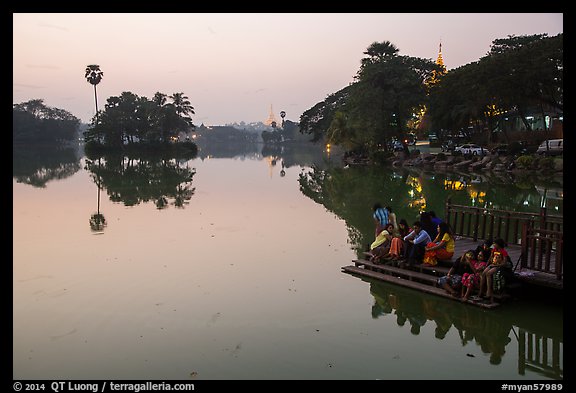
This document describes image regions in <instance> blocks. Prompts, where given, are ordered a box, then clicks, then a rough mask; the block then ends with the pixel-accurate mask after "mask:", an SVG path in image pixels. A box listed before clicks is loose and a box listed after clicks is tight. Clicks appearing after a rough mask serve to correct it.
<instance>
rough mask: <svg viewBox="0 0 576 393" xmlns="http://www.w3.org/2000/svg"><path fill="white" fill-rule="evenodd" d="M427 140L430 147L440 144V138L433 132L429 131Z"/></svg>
mask: <svg viewBox="0 0 576 393" xmlns="http://www.w3.org/2000/svg"><path fill="white" fill-rule="evenodd" d="M428 142H430V147H438V146H439V145H440V140H439V139H438V136H437V135H436V134H435V133H430V134H429V135H428Z"/></svg>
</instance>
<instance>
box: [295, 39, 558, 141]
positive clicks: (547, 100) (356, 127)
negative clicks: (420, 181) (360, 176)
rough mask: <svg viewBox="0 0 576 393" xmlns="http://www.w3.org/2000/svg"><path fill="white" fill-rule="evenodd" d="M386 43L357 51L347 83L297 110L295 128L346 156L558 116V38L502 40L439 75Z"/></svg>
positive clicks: (430, 63)
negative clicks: (419, 137) (407, 138)
mask: <svg viewBox="0 0 576 393" xmlns="http://www.w3.org/2000/svg"><path fill="white" fill-rule="evenodd" d="M398 52H399V50H398V48H397V47H396V46H395V45H394V44H392V43H391V42H389V41H384V42H374V43H372V44H371V45H370V46H369V47H368V48H367V50H366V51H365V52H364V54H365V55H366V56H365V57H364V58H362V60H361V66H360V69H359V70H358V72H357V74H356V76H355V78H354V81H353V82H352V83H351V84H350V85H348V86H346V87H344V88H343V89H341V90H339V91H337V92H335V93H333V94H331V95H329V96H328V97H327V98H326V99H325V100H323V101H321V102H319V103H317V104H316V105H314V106H313V107H312V108H310V109H308V110H307V111H305V112H304V113H303V114H302V116H301V117H300V130H301V132H303V133H307V134H311V135H312V136H313V140H316V141H317V140H320V139H324V140H325V141H326V142H328V143H333V144H338V145H342V146H343V147H344V148H345V149H347V150H349V151H364V152H375V151H378V150H385V151H386V150H387V148H388V144H387V142H388V141H389V140H390V139H391V138H393V137H397V138H399V139H401V138H402V137H403V136H404V134H406V133H408V132H414V131H421V130H445V131H446V133H449V132H455V131H460V130H465V131H466V132H468V131H469V129H470V127H471V126H472V132H473V133H478V134H480V133H487V134H489V133H490V132H492V131H494V130H495V129H502V127H501V122H502V121H503V120H504V118H505V117H506V116H507V115H509V114H510V113H515V114H517V115H519V116H520V117H521V118H522V119H523V121H524V122H525V124H526V126H527V127H526V128H528V121H527V116H528V115H529V114H531V113H534V110H540V111H541V112H542V113H544V112H545V111H547V110H552V111H556V112H559V113H562V111H563V34H559V35H557V36H554V37H548V36H547V34H538V35H531V36H518V37H517V36H508V38H504V39H497V40H494V41H493V42H492V45H491V49H490V51H489V52H488V54H487V55H486V56H485V57H483V58H481V59H480V60H478V61H476V62H473V63H470V64H467V65H464V66H461V67H459V68H457V69H454V70H451V71H450V72H446V70H445V69H443V67H442V66H441V65H438V64H436V63H434V62H433V61H431V60H427V59H421V58H416V57H410V56H401V55H399V54H398Z"/></svg>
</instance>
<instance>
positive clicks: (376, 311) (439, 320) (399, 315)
mask: <svg viewBox="0 0 576 393" xmlns="http://www.w3.org/2000/svg"><path fill="white" fill-rule="evenodd" d="M370 293H371V294H372V296H374V304H373V306H372V309H371V313H372V318H375V319H376V318H380V317H395V319H396V323H397V325H398V326H399V327H404V326H406V327H408V326H409V329H410V332H411V333H412V334H414V335H418V334H421V328H422V327H424V326H425V325H426V324H428V323H433V324H434V336H435V337H436V338H437V339H439V340H444V339H445V337H446V335H447V334H448V332H449V331H450V330H452V329H453V330H454V331H455V332H457V334H458V337H459V339H460V343H461V345H462V347H464V348H466V354H467V355H468V356H474V354H471V353H470V349H469V348H470V347H469V346H470V345H473V344H475V345H477V346H479V347H480V350H481V351H482V353H483V354H486V355H487V357H488V358H489V362H490V363H491V364H494V365H498V364H500V363H501V362H502V359H503V358H504V356H515V355H514V354H512V353H509V354H508V355H507V354H506V348H507V346H508V344H509V343H510V342H511V341H512V340H518V348H519V350H518V354H517V355H516V356H518V372H519V374H524V373H525V371H526V368H527V366H526V364H527V363H529V361H530V358H529V357H528V356H526V355H527V354H526V353H525V352H526V350H524V347H528V348H530V349H529V351H530V352H533V353H536V352H538V353H539V352H541V351H544V352H546V351H547V350H549V349H547V345H549V344H547V342H552V343H553V344H552V345H550V346H555V347H556V348H557V349H558V351H557V353H556V355H554V354H552V355H551V356H548V357H550V359H548V360H549V361H548V362H546V360H544V362H541V363H540V368H536V367H532V368H531V371H534V372H536V373H538V374H540V375H542V376H545V377H548V378H554V379H561V378H562V375H563V368H562V363H563V362H562V361H561V360H560V359H558V356H557V354H559V353H561V348H560V347H561V345H562V342H563V339H562V337H563V332H562V329H561V328H558V327H553V326H547V325H550V323H549V322H548V323H546V322H544V323H542V321H549V320H548V319H547V318H546V315H544V314H543V313H545V312H546V311H544V310H539V309H537V308H534V310H533V312H532V313H531V312H529V311H527V310H526V309H522V306H520V307H519V309H517V310H514V311H512V310H510V309H508V310H484V309H481V308H479V307H472V306H469V305H466V304H461V303H459V302H456V301H453V300H448V299H444V298H442V297H438V296H431V295H428V294H422V293H419V292H415V291H413V290H410V289H407V288H404V287H401V286H397V285H391V284H387V283H378V282H371V283H370ZM535 312H536V313H537V314H535ZM549 312H550V318H551V320H553V319H554V318H556V317H557V316H553V315H552V314H553V313H554V311H549ZM526 316H529V317H528V318H527V317H526ZM530 316H531V317H530ZM515 327H517V329H518V331H519V332H520V334H517V333H516V328H515ZM527 331H532V332H534V334H533V336H536V337H538V338H540V339H544V340H540V342H541V344H540V345H541V347H542V348H540V347H538V343H536V342H530V343H526V342H525V340H524V337H523V334H524V335H526V333H524V332H527ZM533 353H530V354H528V355H529V356H532V357H534V355H533ZM546 357H547V355H546V354H544V356H543V358H546ZM532 363H534V362H532ZM542 363H549V364H551V365H554V367H552V366H550V365H549V364H542Z"/></svg>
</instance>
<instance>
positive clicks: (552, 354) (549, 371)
mask: <svg viewBox="0 0 576 393" xmlns="http://www.w3.org/2000/svg"><path fill="white" fill-rule="evenodd" d="M519 333H520V337H519V338H518V352H519V353H518V361H519V362H518V372H519V373H520V375H525V374H526V369H528V370H530V371H533V372H536V373H538V374H541V375H544V376H546V377H548V378H552V379H562V378H563V377H564V375H563V374H564V371H563V361H562V352H563V345H562V342H561V341H559V340H553V339H551V338H548V337H543V336H540V335H536V334H534V333H531V332H529V331H527V330H524V329H522V328H520V331H519Z"/></svg>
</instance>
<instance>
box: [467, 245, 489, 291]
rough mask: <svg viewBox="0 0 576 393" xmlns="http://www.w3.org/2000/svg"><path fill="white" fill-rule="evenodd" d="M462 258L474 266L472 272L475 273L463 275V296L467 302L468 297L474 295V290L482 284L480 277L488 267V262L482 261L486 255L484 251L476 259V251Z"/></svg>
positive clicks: (468, 252)
mask: <svg viewBox="0 0 576 393" xmlns="http://www.w3.org/2000/svg"><path fill="white" fill-rule="evenodd" d="M462 258H466V259H468V262H469V263H470V266H472V270H473V271H474V272H473V273H464V274H463V275H462V293H461V296H462V301H467V300H468V297H469V296H470V294H471V293H472V290H473V289H474V288H477V287H478V284H479V282H480V275H481V274H482V271H483V270H484V268H485V267H486V262H484V261H483V260H481V259H483V258H484V253H483V252H482V251H480V252H479V253H478V256H477V257H476V258H474V251H472V250H468V251H466V253H465V254H464V255H463V256H462ZM464 288H466V290H464Z"/></svg>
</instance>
